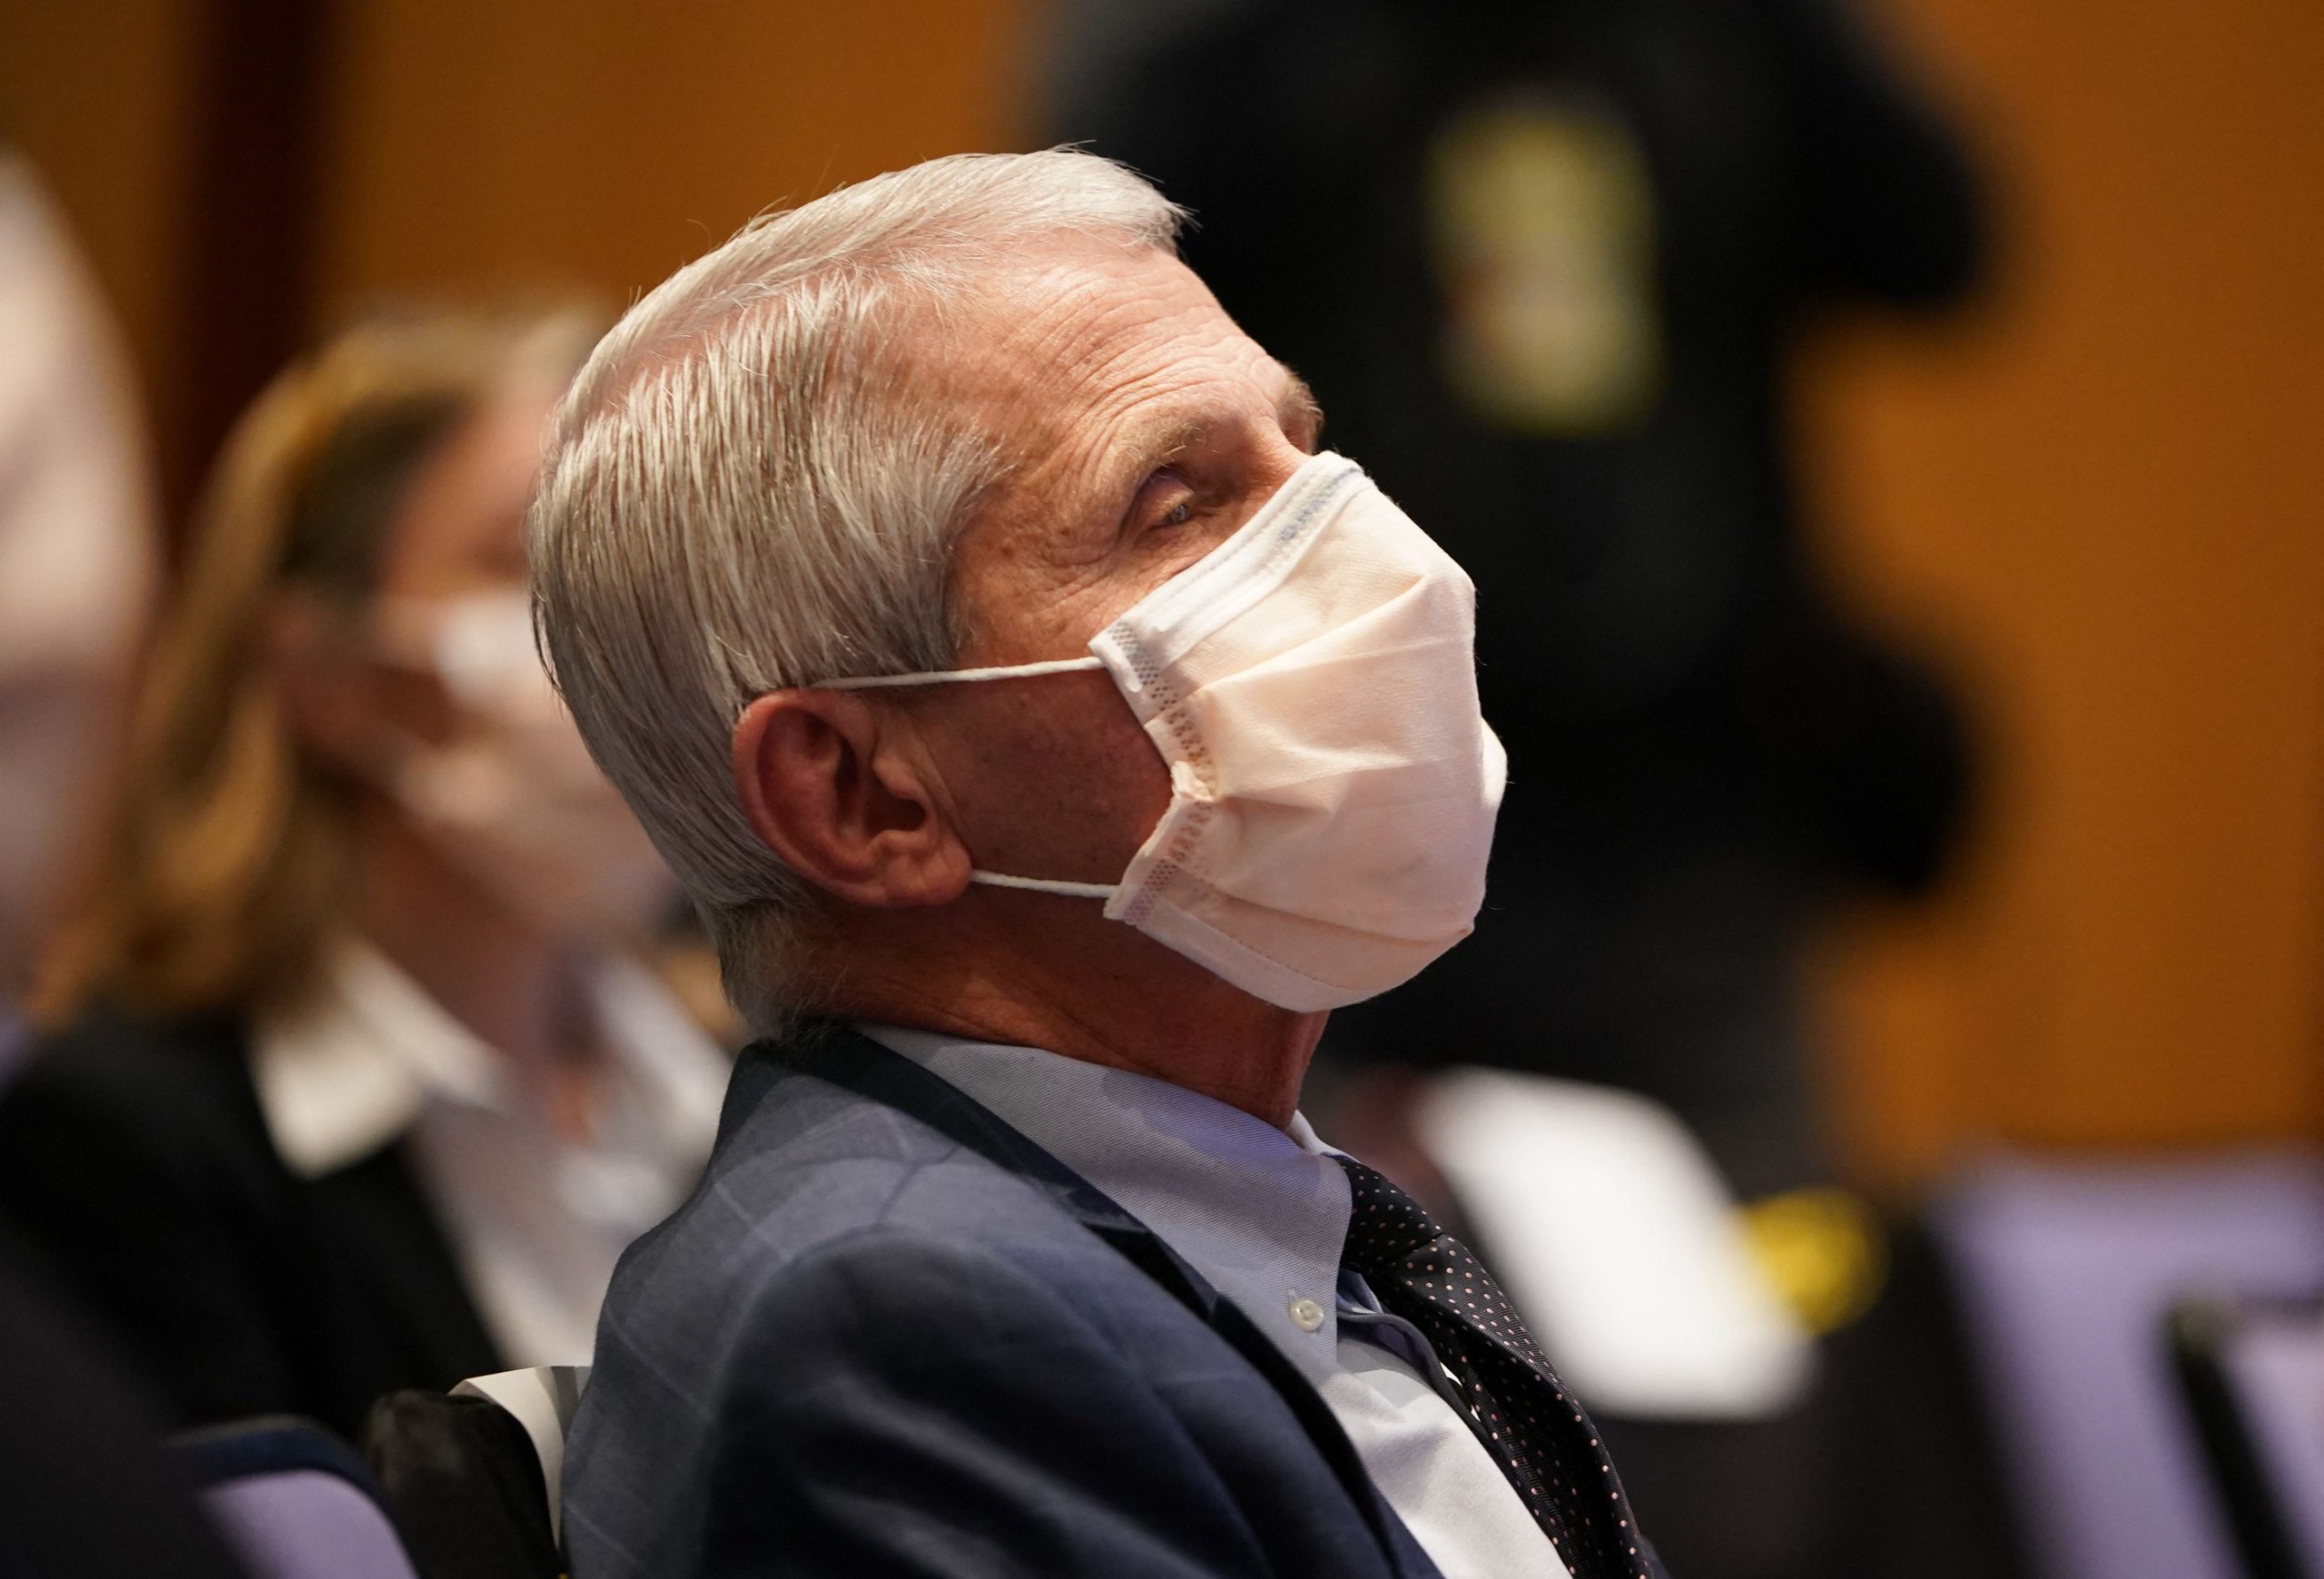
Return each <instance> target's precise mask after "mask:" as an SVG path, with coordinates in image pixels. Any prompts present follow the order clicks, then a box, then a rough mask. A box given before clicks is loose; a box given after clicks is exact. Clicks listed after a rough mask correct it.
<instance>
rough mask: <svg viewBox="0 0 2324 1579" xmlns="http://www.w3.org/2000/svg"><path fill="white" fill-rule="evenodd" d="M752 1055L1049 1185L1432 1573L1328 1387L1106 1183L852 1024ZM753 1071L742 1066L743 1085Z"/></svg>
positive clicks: (1393, 1554)
mask: <svg viewBox="0 0 2324 1579" xmlns="http://www.w3.org/2000/svg"><path fill="white" fill-rule="evenodd" d="M753 1056H763V1057H765V1058H767V1059H770V1060H772V1061H775V1062H777V1063H780V1064H783V1065H785V1066H788V1067H789V1068H791V1069H794V1070H796V1071H799V1072H801V1073H803V1074H808V1075H812V1076H813V1077H814V1078H816V1079H818V1080H822V1081H829V1082H830V1083H832V1085H836V1086H842V1087H844V1088H845V1089H847V1090H852V1091H853V1092H855V1093H856V1094H857V1095H859V1096H862V1097H865V1098H867V1099H869V1100H872V1101H875V1102H879V1103H881V1105H883V1106H885V1107H890V1108H893V1109H895V1110H897V1111H899V1112H901V1113H904V1114H906V1115H908V1116H910V1117H911V1118H914V1119H917V1120H920V1121H921V1122H922V1123H924V1124H926V1125H928V1126H929V1127H930V1128H931V1129H933V1130H939V1131H940V1132H941V1133H943V1134H944V1135H946V1136H948V1137H950V1139H952V1140H956V1141H958V1142H959V1143H960V1145H962V1146H965V1147H967V1148H968V1149H969V1150H972V1151H975V1152H977V1153H979V1154H980V1155H981V1156H983V1157H985V1158H986V1159H988V1160H990V1161H991V1162H993V1163H995V1164H996V1165H998V1166H999V1167H1001V1168H1003V1169H1007V1170H1008V1171H1009V1172H1011V1173H1013V1174H1015V1175H1017V1176H1018V1177H1019V1178H1020V1179H1024V1180H1025V1181H1026V1182H1028V1183H1029V1184H1031V1185H1033V1186H1034V1187H1036V1188H1037V1189H1041V1190H1043V1191H1045V1192H1046V1193H1047V1194H1049V1196H1050V1197H1051V1199H1055V1200H1056V1201H1057V1203H1058V1205H1059V1207H1061V1208H1062V1209H1064V1210H1065V1211H1066V1212H1067V1213H1068V1214H1069V1215H1071V1216H1072V1217H1073V1218H1074V1219H1077V1220H1078V1221H1079V1222H1080V1223H1081V1224H1082V1226H1083V1227H1085V1228H1087V1229H1088V1230H1089V1231H1090V1232H1091V1233H1093V1234H1095V1235H1097V1237H1098V1238H1099V1239H1103V1240H1104V1241H1105V1242H1106V1243H1107V1244H1108V1245H1110V1246H1112V1247H1113V1248H1114V1249H1115V1250H1116V1251H1118V1253H1119V1254H1120V1255H1122V1256H1123V1257H1124V1258H1127V1259H1128V1261H1129V1262H1130V1263H1131V1264H1132V1265H1133V1266H1135V1267H1137V1268H1138V1270H1140V1271H1141V1272H1144V1273H1145V1274H1146V1275H1147V1277H1148V1278H1152V1279H1153V1280H1154V1281H1155V1282H1156V1283H1157V1284H1159V1285H1161V1287H1162V1288H1164V1290H1166V1291H1167V1293H1168V1294H1169V1295H1170V1296H1171V1297H1172V1298H1175V1299H1177V1301H1178V1302H1179V1303H1180V1304H1182V1305H1184V1306H1185V1307H1186V1308H1187V1309H1188V1310H1190V1311H1192V1312H1193V1313H1194V1314H1195V1315H1196V1317H1199V1318H1200V1319H1201V1320H1203V1321H1204V1322H1205V1323H1206V1324H1207V1325H1208V1326H1209V1327H1211V1329H1212V1330H1213V1331H1215V1332H1216V1333H1217V1334H1218V1335H1219V1337H1222V1338H1224V1339H1225V1340H1226V1342H1227V1343H1229V1344H1231V1345H1232V1346H1233V1347H1235V1349H1236V1352H1237V1353H1239V1354H1241V1355H1242V1356H1243V1357H1244V1358H1245V1359H1246V1360H1247V1361H1249V1362H1250V1364H1251V1365H1252V1367H1254V1368H1256V1370H1257V1371H1258V1372H1259V1374H1260V1375H1262V1376H1264V1377H1266V1379H1267V1380H1268V1382H1269V1383H1270V1384H1272V1385H1273V1387H1275V1391H1276V1392H1277V1393H1278V1394H1280V1395H1281V1396H1282V1397H1283V1400H1284V1402H1285V1404H1286V1405H1288V1406H1290V1408H1291V1411H1292V1413H1293V1414H1294V1415H1295V1416H1297V1417H1298V1419H1299V1423H1300V1424H1301V1426H1304V1427H1305V1429H1306V1432H1307V1435H1308V1436H1309V1437H1310V1438H1311V1439H1313V1441H1314V1442H1315V1447H1316V1450H1317V1451H1318V1452H1320V1453H1322V1454H1323V1456H1324V1461H1325V1462H1326V1463H1328V1464H1329V1465H1330V1466H1332V1471H1333V1473H1334V1475H1337V1476H1338V1477H1339V1479H1340V1483H1341V1484H1342V1485H1344V1486H1345V1487H1346V1488H1347V1492H1348V1495H1349V1496H1350V1498H1351V1499H1352V1500H1354V1503H1355V1505H1356V1506H1357V1508H1358V1509H1360V1510H1361V1511H1362V1512H1363V1514H1364V1519H1365V1521H1366V1522H1367V1523H1368V1524H1369V1525H1371V1526H1372V1531H1373V1534H1374V1537H1375V1538H1377V1540H1378V1541H1379V1543H1380V1546H1381V1549H1382V1550H1383V1551H1384V1552H1385V1553H1386V1554H1388V1556H1389V1559H1390V1561H1391V1562H1392V1563H1393V1564H1394V1565H1395V1566H1396V1568H1397V1569H1399V1570H1400V1571H1402V1572H1403V1573H1406V1574H1412V1575H1413V1579H1421V1576H1423V1575H1434V1574H1435V1573H1436V1570H1435V1568H1434V1567H1433V1565H1432V1564H1429V1562H1428V1560H1427V1559H1426V1558H1425V1557H1424V1556H1423V1555H1422V1554H1421V1552H1420V1547H1419V1544H1418V1543H1417V1542H1415V1541H1414V1540H1413V1538H1412V1535H1411V1532H1409V1531H1408V1530H1406V1529H1405V1528H1404V1525H1403V1520H1401V1519H1399V1518H1398V1517H1397V1516H1396V1515H1395V1514H1394V1512H1393V1510H1391V1509H1390V1508H1389V1507H1388V1505H1387V1504H1386V1503H1385V1502H1384V1501H1383V1500H1382V1499H1381V1496H1380V1494H1379V1492H1378V1490H1377V1489H1376V1488H1375V1487H1374V1485H1373V1484H1372V1476H1371V1475H1370V1474H1369V1473H1368V1472H1367V1471H1366V1470H1365V1469H1364V1462H1363V1460H1362V1459H1361V1458H1359V1457H1357V1456H1356V1452H1355V1445H1354V1443H1352V1442H1350V1441H1349V1440H1348V1436H1347V1433H1346V1432H1345V1431H1344V1430H1343V1429H1342V1428H1341V1426H1340V1423H1339V1421H1338V1419H1337V1418H1336V1417H1335V1416H1334V1415H1333V1414H1332V1412H1331V1408H1330V1406H1328V1405H1326V1404H1325V1403H1324V1399H1323V1396H1322V1395H1321V1394H1319V1393H1318V1392H1316V1391H1315V1387H1313V1386H1311V1385H1310V1384H1309V1382H1308V1381H1307V1378H1306V1377H1303V1376H1301V1375H1300V1374H1299V1371H1298V1369H1297V1367H1295V1366H1294V1365H1293V1364H1292V1363H1291V1361H1290V1359H1289V1358H1288V1357H1285V1355H1284V1353H1283V1351H1282V1350H1281V1349H1278V1348H1277V1347H1275V1345H1274V1344H1272V1343H1269V1342H1268V1341H1267V1339H1266V1336H1265V1334H1264V1333H1262V1332H1260V1331H1259V1329H1258V1328H1257V1327H1255V1326H1253V1325H1252V1323H1251V1321H1250V1318H1249V1317H1246V1316H1245V1315H1244V1314H1243V1313H1242V1311H1241V1310H1239V1309H1237V1308H1236V1306H1235V1305H1234V1303H1233V1302H1232V1301H1230V1300H1228V1299H1227V1298H1225V1297H1224V1296H1223V1295H1221V1294H1220V1293H1219V1292H1218V1290H1217V1289H1216V1288H1212V1287H1211V1285H1210V1283H1209V1282H1208V1280H1206V1278H1204V1277H1203V1276H1202V1275H1201V1274H1200V1273H1198V1272H1196V1270H1195V1269H1194V1268H1192V1267H1191V1266H1189V1265H1187V1262H1186V1261H1185V1260H1184V1259H1183V1258H1180V1257H1179V1255H1178V1253H1177V1251H1175V1250H1173V1249H1172V1248H1170V1247H1169V1246H1168V1245H1167V1244H1166V1243H1164V1242H1163V1240H1162V1239H1161V1237H1160V1236H1159V1235H1157V1234H1156V1233H1155V1232H1154V1230H1153V1229H1149V1228H1147V1226H1146V1225H1145V1224H1144V1223H1142V1222H1139V1221H1138V1220H1137V1219H1136V1218H1134V1217H1132V1216H1130V1214H1129V1213H1128V1212H1127V1211H1125V1210H1123V1209H1122V1208H1121V1207H1120V1206H1119V1205H1118V1203H1117V1202H1115V1201H1114V1200H1113V1199H1111V1198H1110V1197H1108V1195H1106V1194H1105V1192H1104V1191H1102V1190H1100V1189H1098V1187H1097V1186H1095V1185H1093V1184H1091V1183H1090V1182H1089V1181H1088V1179H1084V1178H1082V1177H1081V1176H1080V1175H1079V1174H1078V1173H1076V1172H1074V1171H1073V1169H1069V1168H1068V1167H1067V1166H1066V1165H1065V1164H1064V1163H1062V1162H1060V1161H1059V1160H1057V1159H1056V1158H1055V1157H1053V1156H1051V1155H1050V1154H1049V1152H1048V1151H1046V1150H1042V1149H1041V1148H1040V1147H1039V1146H1037V1145H1035V1144H1034V1143H1033V1142H1032V1141H1031V1140H1028V1139H1027V1138H1026V1137H1025V1136H1024V1135H1023V1134H1021V1133H1019V1131H1018V1130H1015V1129H1013V1128H1011V1127H1010V1126H1009V1124H1007V1123H1005V1122H1003V1121H1002V1120H1001V1119H1000V1117H999V1116H998V1115H996V1114H995V1113H993V1112H992V1110H990V1109H988V1108H986V1107H985V1106H983V1105H982V1104H981V1103H980V1102H978V1101H976V1100H974V1099H972V1098H970V1096H968V1095H967V1094H966V1093H965V1092H963V1091H961V1090H960V1089H959V1088H958V1087H956V1086H953V1085H951V1084H950V1083H949V1082H947V1081H944V1080H942V1079H941V1078H940V1077H938V1076H936V1075H933V1074H931V1073H930V1072H929V1071H926V1070H924V1069H922V1068H921V1067H920V1066H919V1065H918V1064H916V1063H914V1062H912V1061H911V1060H910V1059H908V1058H905V1057H903V1056H901V1054H899V1053H895V1052H892V1051H889V1050H888V1049H887V1048H884V1047H882V1046H881V1045H880V1044H879V1043H878V1042H876V1041H872V1039H871V1038H869V1037H867V1036H864V1035H862V1034H861V1033H859V1032H857V1031H852V1030H851V1029H848V1028H847V1027H844V1026H840V1025H835V1024H830V1023H822V1024H818V1025H815V1026H812V1027H811V1028H809V1029H807V1030H806V1031H803V1032H802V1033H801V1034H800V1035H798V1036H796V1037H794V1038H793V1040H791V1041H784V1042H781V1043H776V1042H759V1043H755V1044H753V1046H752V1047H750V1048H748V1049H745V1050H744V1051H743V1061H744V1063H745V1065H747V1064H748V1062H749V1061H751V1060H752V1059H753ZM746 1078H747V1077H746V1076H742V1075H738V1080H737V1083H738V1085H740V1084H741V1083H742V1081H743V1080H744V1079H746Z"/></svg>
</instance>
